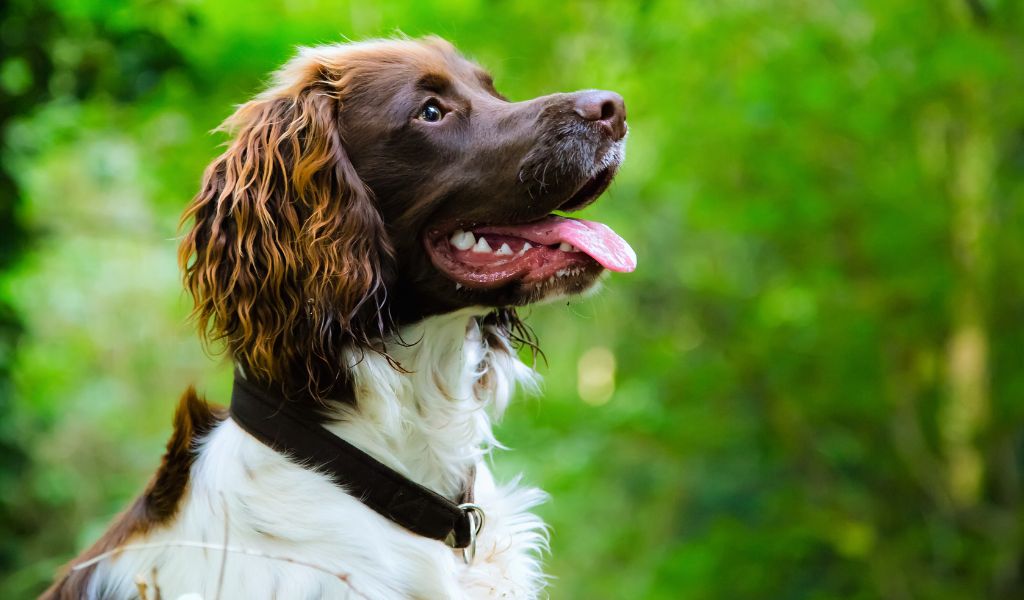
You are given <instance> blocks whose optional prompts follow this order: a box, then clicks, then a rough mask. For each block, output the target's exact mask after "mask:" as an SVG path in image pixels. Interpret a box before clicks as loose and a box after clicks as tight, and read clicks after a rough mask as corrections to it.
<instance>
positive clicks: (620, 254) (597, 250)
mask: <svg viewBox="0 0 1024 600" xmlns="http://www.w3.org/2000/svg"><path fill="white" fill-rule="evenodd" d="M518 229H519V232H518V234H519V235H522V236H523V237H525V238H526V239H529V240H532V241H535V242H538V243H541V244H546V245H551V244H558V243H559V242H567V243H569V244H572V245H573V246H576V247H577V248H579V249H580V250H581V251H582V252H585V253H587V254H588V255H589V256H590V257H591V258H593V259H594V260H596V261H597V262H598V263H600V264H601V266H602V267H604V268H606V269H608V270H611V271H617V272H619V273H629V272H630V271H632V270H634V269H636V253H635V252H633V249H632V248H630V247H629V244H628V243H627V242H626V240H624V239H622V238H621V237H619V235H618V234H617V233H615V232H614V231H612V228H611V227H608V226H607V225H605V224H604V223H596V222H594V221H584V220H583V219H567V218H565V217H556V216H554V215H552V216H550V217H548V218H546V219H544V220H543V221H538V222H536V223H531V224H529V225H524V226H522V227H521V228H518Z"/></svg>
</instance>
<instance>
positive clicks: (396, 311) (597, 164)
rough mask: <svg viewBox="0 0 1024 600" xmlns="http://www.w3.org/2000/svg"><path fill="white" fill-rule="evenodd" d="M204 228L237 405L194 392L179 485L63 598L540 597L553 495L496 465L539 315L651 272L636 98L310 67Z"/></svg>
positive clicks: (197, 270) (181, 438)
mask: <svg viewBox="0 0 1024 600" xmlns="http://www.w3.org/2000/svg"><path fill="white" fill-rule="evenodd" d="M223 128H224V129H225V130H226V131H228V132H229V133H230V134H232V140H231V142H230V143H229V145H228V147H227V149H226V151H225V152H224V153H223V154H221V155H220V156H219V157H218V158H216V159H215V160H214V161H213V163H211V164H210V165H209V167H208V168H207V170H206V171H205V174H204V177H203V182H202V187H201V190H200V191H199V193H198V194H197V196H196V197H195V198H194V200H193V201H192V203H191V204H190V205H189V207H188V208H187V210H186V211H185V213H184V216H183V217H182V226H183V229H185V230H186V232H185V235H184V236H183V238H182V242H181V247H180V251H179V261H180V263H181V266H182V270H183V273H184V276H183V279H184V284H185V287H186V289H187V290H188V291H189V293H190V294H191V296H192V298H193V300H194V303H195V308H194V311H193V318H194V319H195V321H196V323H197V325H198V329H199V332H200V335H201V336H202V337H203V339H204V341H205V342H206V343H208V344H223V346H224V347H225V348H226V349H227V351H228V352H229V353H230V356H231V357H232V359H233V361H234V364H235V369H236V373H235V383H234V388H235V389H234V391H233V393H232V398H231V408H230V411H228V410H226V409H222V408H214V407H211V406H210V405H208V404H207V403H206V401H205V400H204V399H201V398H200V397H199V396H198V395H197V394H196V392H195V391H194V390H193V389H191V388H190V389H189V390H188V391H186V392H185V394H184V396H183V397H182V398H181V400H180V403H179V406H178V408H177V411H176V414H175V417H174V430H173V433H172V436H171V439H170V441H169V442H168V445H167V451H166V454H165V455H164V457H163V461H162V464H161V465H160V467H159V469H158V471H157V473H156V474H155V476H154V477H153V479H152V480H151V481H150V483H149V484H148V485H147V487H146V489H145V490H144V492H143V493H142V495H141V496H140V497H139V498H138V499H137V500H136V501H135V502H134V504H132V505H131V506H130V507H129V508H128V509H127V510H126V511H125V512H124V513H123V514H122V515H121V516H119V517H118V518H117V519H116V520H115V522H114V523H113V525H112V526H111V527H110V529H109V530H108V531H107V532H106V533H105V534H104V535H103V536H102V538H101V539H100V540H99V541H97V542H96V543H95V545H93V546H92V547H91V548H89V549H88V550H87V551H85V552H84V553H83V554H82V555H81V556H79V557H78V558H76V559H74V560H73V561H71V563H70V564H69V565H68V566H67V567H66V568H65V571H64V572H63V573H62V574H61V575H59V577H58V579H57V580H56V581H55V583H54V584H53V585H52V586H51V588H50V589H49V590H48V591H47V592H45V593H44V594H43V597H44V598H47V599H70V598H74V599H80V598H88V599H121V598H157V597H159V598H167V599H174V598H203V599H206V600H214V599H219V598H223V599H234V598H239V599H247V600H251V599H258V598H286V599H292V598H297V599H299V598H301V599H305V598H369V599H373V600H386V599H392V598H394V599H397V598H416V599H427V600H438V599H471V598H472V599H476V598H536V597H538V595H539V594H541V593H542V592H543V589H544V586H545V576H544V574H543V571H542V565H541V558H542V554H543V553H544V552H545V551H546V549H547V544H548V534H547V531H546V529H545V526H544V524H543V522H542V521H541V520H540V519H539V518H538V517H537V516H535V515H534V514H532V513H531V512H530V510H531V509H532V508H533V507H535V506H537V505H538V504H539V503H540V502H542V501H543V500H544V497H545V496H544V494H543V493H542V492H541V491H539V490H537V489H534V488H530V487H526V486H522V485H520V484H519V482H518V481H513V482H511V483H505V484H499V483H497V482H495V480H494V478H493V477H492V475H491V473H490V471H489V469H488V467H487V464H486V462H485V461H484V459H485V457H486V456H487V455H488V453H489V452H490V450H491V449H492V448H494V447H497V446H498V445H499V444H498V442H497V441H496V440H495V438H494V435H493V433H492V422H493V421H494V420H495V419H497V418H499V417H500V416H501V414H502V413H503V411H504V410H505V408H506V405H507V403H508V401H509V399H510V397H511V395H512V394H513V392H514V391H515V389H516V388H517V386H525V387H527V388H531V387H534V386H535V381H534V377H535V376H534V373H533V370H532V369H531V368H529V367H527V366H526V365H525V364H524V363H523V362H521V361H520V359H519V357H518V352H517V349H518V348H519V347H520V346H521V345H522V344H527V345H531V346H533V348H534V349H536V345H535V342H534V339H533V337H532V335H531V333H530V331H529V329H527V328H526V327H525V326H524V325H523V323H522V322H521V321H520V320H519V319H518V317H517V315H516V312H515V309H516V307H520V306H524V305H528V304H531V303H536V302H542V301H550V300H552V299H555V298H564V297H567V296H573V295H577V294H581V293H584V292H587V291H588V290H591V289H593V288H594V287H595V286H596V285H597V284H598V282H599V280H600V279H601V278H602V274H603V273H606V272H607V271H609V270H610V271H620V272H628V271H631V270H633V268H634V267H635V265H636V257H635V255H634V253H633V251H632V250H631V249H630V247H629V245H628V244H627V243H626V242H625V241H624V240H622V238H620V237H619V236H618V235H616V234H615V233H614V232H613V231H612V230H611V229H610V228H608V227H607V226H604V225H602V224H599V223H594V222H589V221H583V220H577V219H571V218H568V217H564V216H556V215H554V214H552V213H553V212H554V211H560V212H563V213H567V212H573V211H576V210H579V209H581V208H583V207H584V206H587V205H589V204H590V203H591V202H593V201H594V200H595V199H596V198H597V197H598V196H600V195H601V194H602V193H603V192H604V191H605V189H606V188H607V187H608V185H609V184H610V183H611V181H612V178H613V177H614V176H615V174H616V172H617V170H618V168H619V166H620V164H621V162H622V160H623V157H624V145H625V138H626V133H627V126H626V110H625V104H624V102H623V100H622V98H621V97H620V96H619V95H618V94H615V93H612V92H607V91H597V90H588V91H582V92H576V93H568V94H561V93H560V94H552V95H547V96H542V97H539V98H535V99H532V100H528V101H524V102H509V101H508V100H507V99H506V98H505V97H504V96H502V95H501V94H500V93H499V92H498V91H497V90H496V89H495V87H494V83H493V81H492V79H491V76H490V75H488V73H487V72H486V71H485V70H483V69H482V68H481V67H480V66H478V65H476V64H475V63H473V62H471V61H469V60H467V59H466V58H464V57H463V56H461V55H460V54H459V53H458V52H457V51H456V49H455V48H454V47H453V46H452V45H451V44H449V43H448V42H446V41H444V40H442V39H440V38H436V37H430V38H424V39H417V40H412V39H397V40H372V41H365V42H355V43H344V44H335V45H326V46H319V47H312V48H301V49H300V50H299V52H298V53H297V55H296V56H295V57H294V58H293V59H291V60H290V61H289V62H288V63H286V64H285V65H284V66H283V67H282V68H281V69H280V70H278V71H277V72H276V73H275V75H274V77H273V80H272V83H271V85H270V86H269V88H268V89H267V90H266V91H264V92H262V93H261V94H259V95H258V96H256V97H255V98H254V99H253V100H251V101H249V102H247V103H245V104H243V105H241V106H240V107H239V108H238V109H237V111H236V112H235V113H234V114H233V115H232V116H231V117H229V118H228V119H227V121H226V122H225V124H224V126H223Z"/></svg>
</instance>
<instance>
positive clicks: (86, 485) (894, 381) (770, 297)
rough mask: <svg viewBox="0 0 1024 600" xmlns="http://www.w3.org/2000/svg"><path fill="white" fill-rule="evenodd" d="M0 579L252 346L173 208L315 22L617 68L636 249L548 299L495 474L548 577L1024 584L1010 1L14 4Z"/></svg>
mask: <svg viewBox="0 0 1024 600" xmlns="http://www.w3.org/2000/svg"><path fill="white" fill-rule="evenodd" d="M3 10H4V13H3V15H2V21H0V42H2V48H3V54H2V55H0V103H2V104H0V108H2V111H0V127H2V128H3V155H2V159H3V160H2V167H0V268H6V269H7V270H6V271H5V272H4V273H3V274H2V275H0V306H2V307H5V308H2V309H0V394H2V395H0V485H2V486H3V487H2V489H0V507H2V513H0V527H2V530H0V572H2V573H3V576H2V578H0V597H3V598H24V597H31V596H32V595H33V594H35V593H37V592H38V591H39V590H40V589H41V586H43V585H45V582H46V581H47V580H48V579H49V578H50V576H51V574H52V573H53V571H54V569H55V568H56V567H57V566H58V565H59V564H61V563H62V562H63V561H65V560H67V559H68V557H70V556H71V555H72V553H73V552H75V551H76V550H77V549H80V548H81V547H82V546H83V545H85V544H87V543H88V542H89V541H90V540H91V539H94V538H95V537H96V536H97V535H98V533H99V532H100V531H101V530H102V529H103V527H104V525H105V523H106V522H107V520H108V519H109V517H110V516H111V515H112V514H114V513H115V512H116V511H117V510H118V509H119V508H120V507H121V506H123V505H124V503H125V502H126V501H127V500H128V499H129V498H130V497H131V496H132V495H134V494H135V493H136V492H137V491H138V490H139V489H140V488H141V486H142V484H143V482H144V481H145V479H146V478H147V476H148V474H149V473H150V472H151V471H152V470H153V468H154V467H155V465H156V464H157V462H158V457H159V455H160V453H161V446H162V443H163V440H164V439H165V437H166V436H167V434H168V429H169V420H170V413H171V411H172V404H173V401H174V399H175V398H176V397H177V395H178V394H179V393H180V391H181V390H182V388H183V386H184V385H186V384H187V383H188V382H192V381H195V382H198V383H199V385H200V387H201V388H203V389H205V390H206V391H207V392H208V393H209V395H210V396H211V398H212V399H213V400H214V401H220V402H224V401H225V400H226V398H227V391H228V385H229V380H228V370H227V368H226V366H225V364H224V362H223V360H219V361H218V360H210V359H209V358H208V357H206V356H205V355H204V354H203V353H202V351H201V349H200V347H199V344H198V343H197V341H196V340H195V336H194V334H193V332H192V331H191V330H190V328H189V326H188V325H186V324H185V323H184V317H185V315H186V314H187V309H188V305H187V302H186V299H185V298H184V297H183V295H182V293H181V291H180V284H179V281H178V274H177V268H176V265H175V256H174V254H175V247H176V240H175V236H176V235H177V234H176V220H177V218H178V215H179V213H180V211H181V209H182V207H183V206H184V204H185V203H186V202H187V201H188V199H189V198H190V197H191V196H192V194H193V193H194V192H195V190H196V188H197V185H198V180H199V176H200V173H201V171H202V169H203V167H204V165H205V164H206V163H207V162H208V161H209V160H210V159H211V158H212V157H213V156H214V155H215V154H216V153H217V152H218V144H219V143H220V142H222V141H223V138H222V137H220V136H214V135H209V134H208V133H207V132H208V131H209V130H211V129H212V128H213V127H214V126H216V125H217V124H218V122H219V121H220V120H221V119H223V118H224V117H226V116H227V115H228V114H229V113H230V111H231V107H232V105H234V104H237V103H239V102H242V101H244V100H245V99H247V98H248V97H249V96H250V95H252V94H253V93H254V92H256V91H257V90H258V89H260V85H261V82H262V81H264V80H265V76H266V74H267V73H268V72H269V71H270V70H272V69H273V68H275V67H276V66H277V65H279V64H280V63H281V62H283V61H284V60H286V59H287V58H288V57H289V56H290V55H291V54H292V52H293V50H294V46H295V45H298V44H317V43H324V42H334V41H338V40H339V39H341V38H343V37H348V38H352V39H360V38H364V37H370V36H387V35H393V34H396V33H398V32H403V33H405V34H408V35H413V36H416V35H421V34H427V33H436V34H439V35H441V36H444V37H446V38H449V39H450V40H452V41H453V42H454V43H455V44H456V45H457V46H459V47H460V48H461V49H462V50H463V51H464V52H465V53H466V54H468V55H469V56H472V57H474V58H476V59H477V60H479V61H480V62H481V63H482V64H484V65H485V66H487V67H488V68H489V69H490V70H491V71H492V72H493V73H494V75H495V79H496V81H497V85H498V87H499V89H501V90H502V91H503V92H504V93H505V94H506V95H508V96H509V97H510V98H512V99H525V98H528V97H533V96H536V95H540V94H544V93H549V92H553V91H567V90H573V89H581V88H591V87H596V88H606V89H614V90H617V91H619V92H620V93H622V94H623V96H625V98H626V101H627V105H628V110H629V124H630V129H631V133H630V139H629V150H628V154H629V158H628V159H627V161H626V165H625V167H624V168H623V170H622V173H621V174H620V176H619V178H618V179H617V182H616V183H615V185H614V186H613V187H612V189H611V190H610V192H609V193H608V194H607V196H606V197H605V198H604V199H603V200H602V201H601V202H598V203H597V204H596V205H595V206H594V207H592V208H590V209H588V211H587V212H588V214H589V215H592V216H593V217H594V218H598V219H601V220H604V221H606V222H608V223H609V224H611V225H612V226H613V227H614V228H615V229H616V230H617V231H619V232H620V233H621V234H622V235H623V236H624V237H626V238H627V239H629V240H630V241H631V242H632V243H633V245H634V247H635V248H636V249H637V252H638V254H639V257H640V268H639V270H638V271H637V272H636V273H634V274H632V275H629V276H614V277H612V278H611V279H610V280H609V281H608V284H607V286H606V289H605V290H604V291H602V292H601V293H600V294H598V295H597V296H596V297H593V298H590V299H587V300H576V301H573V302H571V303H569V305H568V306H565V305H555V306H545V307H538V308H535V309H532V310H531V311H529V312H531V313H532V314H531V315H530V320H531V322H532V324H533V325H534V326H535V328H536V330H537V332H538V334H539V335H540V338H541V342H542V346H543V348H544V349H545V351H546V353H547V356H548V361H549V362H548V365H543V364H542V365H541V366H540V369H541V371H542V372H543V373H544V375H545V376H546V380H547V384H546V390H545V393H544V395H543V398H541V399H538V400H527V401H525V402H521V403H519V404H517V405H514V406H513V407H512V409H511V411H510V414H509V416H508V418H507V420H506V422H505V423H504V425H503V426H502V427H501V429H500V431H499V433H500V436H499V437H500V438H501V439H502V440H503V441H505V442H506V443H507V444H508V445H509V446H510V447H511V448H513V450H514V451H513V452H509V453H502V454H501V456H500V457H499V459H498V460H497V461H496V462H497V465H496V467H497V469H498V471H499V472H500V473H502V474H503V475H505V476H511V475H513V474H515V473H516V472H519V471H522V472H524V473H525V474H526V479H527V480H528V481H530V482H531V483H536V484H538V485H540V486H542V487H544V488H545V489H547V490H548V491H550V492H551V494H552V496H553V499H552V500H551V502H550V503H548V504H547V505H546V506H545V507H544V508H543V509H542V511H541V512H542V513H543V515H544V516H545V518H547V519H548V520H549V521H550V523H551V524H552V525H553V554H552V556H551V558H550V560H549V564H550V569H549V570H550V572H551V573H552V574H553V575H554V576H555V577H556V578H555V579H554V580H553V582H552V587H551V595H552V596H553V597H554V598H587V599H590V598H614V599H618V598H645V599H646V598H650V599H675V598H691V599H718V598H731V599H740V598H751V599H756V598H773V599H785V598H800V599H826V598H863V599H869V598H885V599H893V600H904V599H908V600H909V599H916V598H928V599H949V600H962V599H965V598H1007V599H1008V598H1021V597H1024V512H1022V492H1024V489H1022V485H1021V477H1022V476H1024V456H1022V455H1024V402H1022V399H1024V202H1022V200H1024V93H1022V90H1024V7H1022V5H1021V3H1018V2H1014V1H1012V0H958V1H952V0H941V1H936V2H884V1H882V0H866V1H864V2H851V1H845V0H837V1H835V2H806V1H798V0H777V1H771V2H770V1H768V0H724V1H710V0H694V1H692V2H675V1H669V0H662V1H654V0H641V1H633V2H627V1H610V2H575V3H574V2H565V3H559V2H499V1H484V0H446V1H433V0H422V1H419V2H398V1H394V0H389V1H382V2H370V1H366V2H362V1H359V2H320V1H315V0H302V1H296V2H291V3H280V2H265V1H252V0H250V1H247V2H239V1H235V0H223V1H218V2H210V3H198V2H192V1H189V0H180V1H174V0H169V1H165V0H149V1H142V0H137V1H134V2H117V3H115V2H107V1H100V0H91V1H71V0H52V1H50V2H34V1H32V0H9V2H8V3H7V4H6V5H5V7H4V8H3Z"/></svg>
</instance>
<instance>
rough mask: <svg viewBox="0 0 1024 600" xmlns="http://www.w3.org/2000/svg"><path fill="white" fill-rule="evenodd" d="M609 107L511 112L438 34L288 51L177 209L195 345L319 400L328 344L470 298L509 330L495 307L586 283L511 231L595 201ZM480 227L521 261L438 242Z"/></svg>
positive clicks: (551, 253)
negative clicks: (224, 353) (220, 349)
mask: <svg viewBox="0 0 1024 600" xmlns="http://www.w3.org/2000/svg"><path fill="white" fill-rule="evenodd" d="M624 111H625V109H624V105H623V104H622V99H621V98H620V97H618V95H616V94H612V93H611V92H597V91H587V92H577V93H574V94H552V95H549V96H542V97H540V98H535V99H532V100H527V101H525V102H515V103H512V102H509V101H507V100H506V99H505V98H504V97H503V96H502V95H501V94H499V93H498V92H497V90H495V88H494V86H493V83H492V81H491V79H490V76H489V75H487V73H486V72H485V71H483V69H481V68H480V67H479V66H477V65H476V64H474V63H472V62H470V61H468V60H466V59H465V58H463V57H462V56H460V55H459V54H458V52H456V51H455V49H454V48H453V47H452V46H451V44H448V43H447V42H445V41H444V40H441V39H439V38H427V39H424V40H388V41H370V42H361V43H354V44H336V45H329V46H321V47H316V48H304V49H301V50H300V52H299V54H298V56H296V57H295V58H294V59H292V60H291V61H289V62H288V63H287V64H286V65H285V66H284V67H283V68H282V69H281V70H279V71H278V72H277V73H276V74H275V77H274V80H273V82H272V85H271V86H270V88H269V89H268V90H267V91H265V92H263V93H262V94H260V95H259V96H257V97H256V98H255V99H253V100H252V101H250V102H248V103H246V104H244V105H242V106H241V107H239V108H238V110H237V111H236V112H235V114H234V115H232V116H231V117H229V118H228V119H227V120H226V121H225V123H224V125H223V127H222V129H224V130H226V131H228V132H230V133H232V134H233V135H234V138H233V140H232V141H231V142H230V144H229V146H228V148H227V150H226V151H225V152H224V153H223V154H222V155H220V156H219V157H218V158H217V159H216V160H214V162H213V163H212V164H211V165H210V166H209V168H208V169H207V170H206V173H205V175H204V180H203V184H202V188H201V190H200V192H199V194H198V195H197V196H196V197H195V199H194V200H193V202H192V204H191V205H190V206H189V207H188V209H187V210H186V212H185V214H184V216H183V218H182V225H183V226H184V227H188V231H187V233H186V235H185V237H184V239H183V241H182V244H181V248H180V251H179V261H180V263H181V265H182V268H183V271H184V283H185V287H186V289H187V290H188V291H189V293H190V294H191V295H192V297H193V299H194V301H195V308H194V311H193V317H194V319H195V320H196V322H197V323H198V326H199V329H200V333H201V335H202V336H203V339H204V341H206V342H207V343H211V342H223V343H224V344H225V345H226V347H227V350H228V351H229V352H230V354H231V356H232V357H233V358H234V360H235V361H236V362H237V363H239V365H240V366H241V367H242V368H243V369H244V371H245V372H246V374H247V376H250V377H253V378H255V379H256V380H258V381H260V382H262V383H268V384H269V383H276V384H278V385H280V386H282V387H283V389H284V391H285V392H301V391H308V392H312V394H313V395H314V396H317V397H325V396H327V395H329V394H330V392H332V391H336V390H337V386H338V385H339V384H344V383H345V381H344V371H345V369H344V365H345V358H344V357H343V356H342V352H343V351H344V349H345V348H347V347H352V346H358V347H361V348H364V349H373V350H380V345H379V341H380V340H381V339H383V338H385V337H386V336H388V335H389V334H391V333H393V332H394V330H395V329H396V328H397V327H398V326H401V325H403V324H406V323H411V322H415V321H417V320H419V319H422V318H424V317H426V316H430V315H433V314H439V313H444V312H449V311H452V310H457V309H460V308H463V307H467V306H484V307H493V308H497V309H501V315H502V316H501V319H500V320H501V321H502V322H505V323H508V324H510V327H511V325H514V324H515V323H516V322H517V321H516V319H515V314H514V312H512V311H511V309H510V308H508V307H512V306H518V305H523V304H528V303H530V302H535V301H537V300H541V299H543V298H547V297H552V296H557V295H564V294H573V293H578V292H581V291H584V290H586V289H588V288H589V287H591V286H592V285H593V284H594V282H595V281H596V280H597V277H598V275H599V274H600V273H601V271H602V266H601V265H600V264H598V262H596V261H595V260H594V259H593V258H591V257H590V256H588V255H587V254H585V253H583V252H579V251H575V250H574V251H572V252H567V251H559V250H558V243H557V240H549V241H545V242H538V243H537V244H535V247H533V248H532V249H530V251H529V253H527V252H526V250H527V248H526V247H525V246H523V243H524V242H525V241H526V239H520V238H516V237H515V235H516V232H517V231H519V229H517V228H522V227H526V228H529V227H531V226H533V225H532V224H536V223H539V222H541V221H544V220H545V219H547V218H548V215H549V214H550V213H551V212H552V211H553V210H563V211H571V210H576V209H578V208H581V207H583V206H585V205H587V204H589V203H590V202H592V201H593V200H594V199H595V198H596V197H597V196H598V195H600V193H601V192H603V191H604V189H605V188H606V187H607V185H608V184H609V182H610V181H611V178H612V177H613V176H614V174H615V172H616V170H617V168H618V165H619V161H621V158H622V147H623V143H624V142H623V138H624V136H625V132H626V129H625V112H624ZM487 226H492V229H491V233H490V234H488V235H497V234H495V233H494V228H493V226H501V227H503V229H502V230H501V231H502V232H503V233H502V234H501V235H503V236H505V237H504V238H503V239H505V240H508V241H509V242H511V243H512V244H513V245H517V250H518V248H519V246H523V248H522V251H521V252H519V253H518V254H516V255H515V256H512V255H511V254H505V255H493V254H492V255H488V256H489V257H490V258H488V259H486V260H484V261H483V263H484V264H482V263H481V261H480V260H479V258H480V255H479V254H477V255H469V254H466V253H465V252H463V253H462V254H460V253H459V251H456V250H455V249H454V246H452V245H449V244H448V242H447V240H448V239H449V238H450V236H451V235H452V234H453V233H454V232H456V231H462V230H463V229H465V230H467V231H468V230H472V229H473V228H481V227H483V228H486V227H487ZM478 231H482V230H479V229H478ZM480 235H484V234H483V233H480ZM510 236H511V237H510ZM527 237H529V236H527ZM516 240H518V241H516ZM534 241H536V239H535V240H534ZM545 244H546V245H545ZM495 249H497V247H496V248H495ZM467 256H469V257H470V258H474V260H468V259H467ZM510 256H511V258H508V257H510ZM491 259H493V260H491ZM556 273H557V274H558V275H557V276H556Z"/></svg>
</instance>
